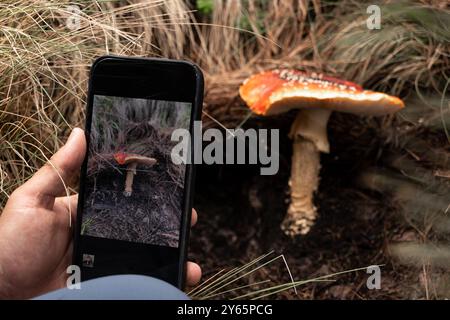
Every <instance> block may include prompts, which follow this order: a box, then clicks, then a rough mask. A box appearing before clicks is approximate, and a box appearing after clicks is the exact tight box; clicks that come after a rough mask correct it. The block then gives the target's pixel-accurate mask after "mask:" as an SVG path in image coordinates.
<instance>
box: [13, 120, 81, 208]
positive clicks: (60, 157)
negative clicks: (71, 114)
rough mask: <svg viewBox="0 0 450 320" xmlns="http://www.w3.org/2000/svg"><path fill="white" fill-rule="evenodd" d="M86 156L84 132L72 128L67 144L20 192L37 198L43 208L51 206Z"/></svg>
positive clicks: (62, 192)
mask: <svg viewBox="0 0 450 320" xmlns="http://www.w3.org/2000/svg"><path fill="white" fill-rule="evenodd" d="M85 154H86V138H85V135H84V131H83V130H82V129H80V128H74V129H73V130H72V132H71V134H70V136H69V138H68V139H67V142H66V144H65V145H64V146H62V147H61V148H60V149H59V150H58V152H56V153H55V154H54V155H53V156H52V157H51V159H50V160H49V161H48V162H47V163H46V164H45V165H44V166H43V167H42V168H41V169H39V170H38V171H37V172H36V173H35V174H34V175H33V177H32V178H31V179H30V180H28V181H27V182H26V183H25V184H24V185H23V186H22V187H21V190H22V192H25V193H27V194H29V195H32V196H34V197H37V198H38V199H37V200H38V201H40V204H41V205H43V206H53V203H54V200H55V197H58V196H60V195H62V194H64V193H65V192H64V191H65V189H66V187H67V184H68V183H69V182H70V180H71V179H72V178H73V177H74V176H75V175H76V173H77V172H78V171H79V169H80V167H81V164H82V163H83V160H84V157H85Z"/></svg>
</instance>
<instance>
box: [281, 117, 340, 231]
mask: <svg viewBox="0 0 450 320" xmlns="http://www.w3.org/2000/svg"><path fill="white" fill-rule="evenodd" d="M330 114H331V111H328V110H320V109H310V110H307V109H304V110H301V111H299V112H298V114H297V117H296V119H295V120H294V122H293V123H292V126H291V131H290V133H289V137H290V138H291V139H293V153H292V165H291V178H290V180H289V186H290V188H291V203H290V205H289V208H288V212H287V215H286V217H285V219H284V221H283V223H282V225H281V228H282V229H283V231H284V232H285V233H286V234H287V235H289V236H296V235H298V234H307V233H308V232H309V230H310V229H311V227H312V225H313V224H314V221H315V220H316V217H317V211H316V207H315V206H314V202H313V197H314V192H315V191H316V190H317V186H318V184H319V171H320V152H326V153H328V152H329V143H328V138H327V132H326V131H327V130H326V128H327V123H328V119H329V117H330Z"/></svg>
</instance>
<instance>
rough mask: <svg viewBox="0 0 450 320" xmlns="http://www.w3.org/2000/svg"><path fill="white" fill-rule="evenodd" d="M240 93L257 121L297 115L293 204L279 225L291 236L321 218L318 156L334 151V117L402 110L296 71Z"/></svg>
mask: <svg viewBox="0 0 450 320" xmlns="http://www.w3.org/2000/svg"><path fill="white" fill-rule="evenodd" d="M239 93H240V96H241V98H242V99H243V100H244V101H245V102H246V103H247V105H248V106H249V108H250V109H251V110H252V111H253V112H255V113H256V114H258V115H265V116H266V115H276V114H280V113H284V112H288V111H290V110H292V109H299V111H298V113H297V116H296V118H295V120H294V122H293V123H292V126H291V129H290V133H289V137H290V138H291V139H292V140H293V155H292V167H291V178H290V181H289V185H290V189H291V203H290V205H289V208H288V212H287V215H286V217H285V219H284V221H283V223H282V225H281V227H282V229H283V230H284V232H285V233H286V234H287V235H290V236H295V235H298V234H306V233H308V232H309V230H310V228H311V226H312V225H313V224H314V221H315V219H316V216H317V209H316V207H315V206H314V202H313V196H314V192H315V191H316V190H317V187H318V183H319V170H320V152H325V153H328V152H329V151H330V146H329V142H328V137H327V123H328V119H329V117H330V114H331V112H332V111H341V112H347V113H354V114H361V115H368V116H381V115H385V114H390V113H394V112H397V111H399V110H401V109H402V108H403V107H404V103H403V101H402V100H400V99H399V98H397V97H393V96H390V95H387V94H384V93H380V92H374V91H369V90H364V89H363V88H362V87H360V86H359V85H357V84H355V83H352V82H349V81H344V80H340V79H336V78H332V77H327V76H323V75H321V74H315V73H310V74H309V73H305V72H301V71H298V70H272V71H264V72H261V73H259V74H256V75H253V76H251V77H250V78H248V79H247V80H246V81H245V82H244V83H243V85H242V86H241V87H240V88H239Z"/></svg>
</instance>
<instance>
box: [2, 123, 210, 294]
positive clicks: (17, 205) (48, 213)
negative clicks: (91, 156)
mask: <svg viewBox="0 0 450 320" xmlns="http://www.w3.org/2000/svg"><path fill="white" fill-rule="evenodd" d="M85 153H86V140H85V136H84V132H83V130H81V129H79V128H75V129H74V130H73V131H72V133H71V135H70V137H69V139H68V140H67V142H66V144H65V145H64V146H63V147H62V148H61V149H60V150H59V151H58V152H57V153H55V155H53V157H52V158H51V159H50V161H49V162H48V163H47V164H46V165H44V166H43V167H42V168H41V169H40V170H39V171H38V172H36V173H35V174H34V175H33V177H32V178H31V179H30V180H28V181H27V182H26V183H24V184H23V185H22V186H21V187H19V188H18V189H16V190H15V191H14V192H13V193H12V194H11V196H10V197H9V200H8V202H7V203H6V206H5V208H4V210H3V213H2V215H1V216H0V298H13V299H27V298H32V297H35V296H37V295H40V294H43V293H46V292H49V291H52V290H56V289H60V288H63V287H65V286H66V280H67V277H68V274H67V273H66V270H67V267H68V266H69V265H70V264H71V263H72V245H73V243H72V234H73V229H72V227H71V226H73V225H74V223H73V222H75V221H76V214H77V201H78V195H71V196H67V195H65V194H66V190H67V188H66V186H67V185H69V184H70V182H71V180H72V179H73V178H74V177H75V176H76V173H77V172H78V171H79V170H80V167H81V164H82V162H83V159H84V156H85ZM196 221H197V213H196V212H195V210H193V211H192V221H191V225H194V224H195V223H196ZM200 278H201V269H200V267H199V266H198V265H197V264H195V263H193V262H188V264H187V277H186V282H187V284H188V285H195V284H196V283H197V282H198V281H200Z"/></svg>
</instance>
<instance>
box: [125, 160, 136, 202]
mask: <svg viewBox="0 0 450 320" xmlns="http://www.w3.org/2000/svg"><path fill="white" fill-rule="evenodd" d="M136 167H137V162H131V163H130V164H129V165H128V166H127V177H126V179H125V191H124V192H123V194H124V195H125V196H126V197H129V196H131V193H132V192H133V180H134V176H135V175H136Z"/></svg>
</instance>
